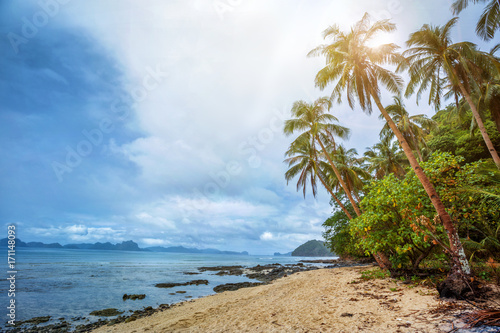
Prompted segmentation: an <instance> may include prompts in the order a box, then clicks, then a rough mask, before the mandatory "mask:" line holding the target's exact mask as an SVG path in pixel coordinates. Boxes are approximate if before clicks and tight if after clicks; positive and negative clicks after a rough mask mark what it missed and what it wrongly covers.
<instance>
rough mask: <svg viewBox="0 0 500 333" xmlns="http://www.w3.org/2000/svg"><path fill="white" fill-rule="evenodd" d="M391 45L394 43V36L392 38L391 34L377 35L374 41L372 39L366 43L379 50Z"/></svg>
mask: <svg viewBox="0 0 500 333" xmlns="http://www.w3.org/2000/svg"><path fill="white" fill-rule="evenodd" d="M390 43H394V36H391V34H388V33H380V34H378V35H375V36H374V37H373V38H372V39H370V40H369V41H368V42H367V43H366V46H368V47H371V48H377V47H379V46H381V45H384V44H390Z"/></svg>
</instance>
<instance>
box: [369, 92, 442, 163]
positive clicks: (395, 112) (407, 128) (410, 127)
mask: <svg viewBox="0 0 500 333" xmlns="http://www.w3.org/2000/svg"><path fill="white" fill-rule="evenodd" d="M393 99H394V104H391V105H388V106H386V108H385V109H386V110H387V112H388V113H389V115H390V116H391V117H392V120H394V122H395V123H396V126H397V128H398V129H399V130H400V131H401V133H402V134H403V135H404V137H405V138H406V141H408V144H409V145H410V148H411V149H413V150H415V151H416V152H417V155H418V157H419V159H420V161H421V162H422V161H423V160H424V159H423V157H422V153H421V152H420V146H421V145H422V146H424V147H425V146H426V143H425V140H424V136H425V135H426V134H428V133H429V132H430V130H431V129H434V128H437V124H436V122H435V121H434V120H432V119H429V118H427V116H426V115H424V114H417V115H414V116H410V114H409V113H408V111H406V109H405V106H404V104H403V101H402V100H401V98H400V97H393ZM379 118H380V119H383V118H384V116H383V115H380V116H379ZM386 136H387V137H389V138H390V139H392V138H394V133H393V132H392V131H391V128H390V127H389V125H388V124H387V123H386V124H385V125H384V127H383V128H382V130H381V131H380V137H381V138H382V137H386Z"/></svg>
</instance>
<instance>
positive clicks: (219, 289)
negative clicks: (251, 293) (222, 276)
mask: <svg viewBox="0 0 500 333" xmlns="http://www.w3.org/2000/svg"><path fill="white" fill-rule="evenodd" d="M260 285H262V283H258V282H240V283H226V284H221V285H219V286H217V287H214V291H215V292H216V293H221V292H224V291H234V290H238V289H241V288H248V287H255V286H260Z"/></svg>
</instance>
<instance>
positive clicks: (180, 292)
mask: <svg viewBox="0 0 500 333" xmlns="http://www.w3.org/2000/svg"><path fill="white" fill-rule="evenodd" d="M176 293H177V294H185V293H186V291H185V290H178V291H176Z"/></svg>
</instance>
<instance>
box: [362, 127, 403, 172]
mask: <svg viewBox="0 0 500 333" xmlns="http://www.w3.org/2000/svg"><path fill="white" fill-rule="evenodd" d="M366 149H367V150H366V152H365V153H364V156H365V158H364V161H365V162H366V163H367V164H368V171H369V172H371V173H373V174H374V176H375V178H377V179H382V178H384V177H385V176H387V175H388V174H391V173H393V174H394V175H395V176H396V177H398V178H402V177H404V175H405V169H404V165H405V164H406V163H405V159H404V157H403V156H402V154H401V151H400V150H399V146H398V144H397V142H396V141H392V140H391V138H390V137H389V136H384V137H382V138H381V141H380V142H379V143H376V144H374V145H373V146H372V147H368V148H366Z"/></svg>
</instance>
